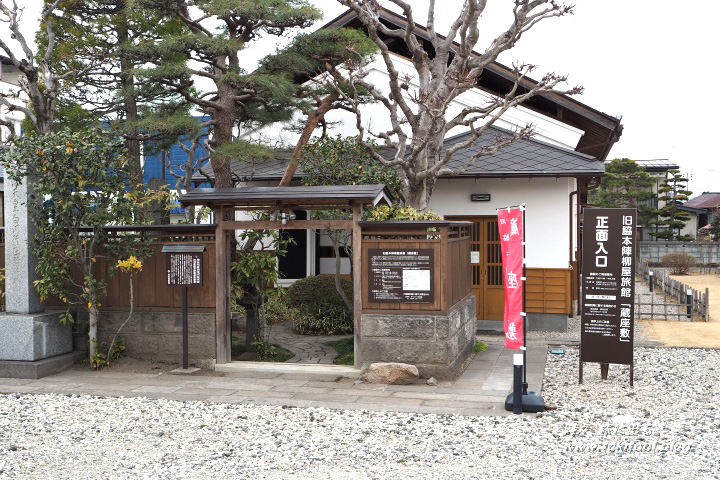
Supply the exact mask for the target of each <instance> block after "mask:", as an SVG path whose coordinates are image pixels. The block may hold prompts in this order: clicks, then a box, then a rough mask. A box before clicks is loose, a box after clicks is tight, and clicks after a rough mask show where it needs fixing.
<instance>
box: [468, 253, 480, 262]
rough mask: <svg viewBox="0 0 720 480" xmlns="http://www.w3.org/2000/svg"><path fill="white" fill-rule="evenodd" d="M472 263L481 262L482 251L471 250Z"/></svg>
mask: <svg viewBox="0 0 720 480" xmlns="http://www.w3.org/2000/svg"><path fill="white" fill-rule="evenodd" d="M470 263H480V252H470Z"/></svg>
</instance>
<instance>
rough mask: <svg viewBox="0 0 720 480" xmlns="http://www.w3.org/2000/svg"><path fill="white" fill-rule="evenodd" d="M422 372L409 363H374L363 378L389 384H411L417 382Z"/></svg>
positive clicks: (366, 380) (369, 381)
mask: <svg viewBox="0 0 720 480" xmlns="http://www.w3.org/2000/svg"><path fill="white" fill-rule="evenodd" d="M419 378H420V373H419V372H418V369H417V367H416V366H415V365H410V364H407V363H373V364H370V367H368V370H367V372H366V373H365V374H364V375H363V376H362V377H361V379H362V380H363V381H365V382H368V383H384V384H388V385H411V384H414V383H416V382H417V380H418V379H419Z"/></svg>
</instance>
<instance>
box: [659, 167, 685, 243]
mask: <svg viewBox="0 0 720 480" xmlns="http://www.w3.org/2000/svg"><path fill="white" fill-rule="evenodd" d="M687 181H688V179H687V178H685V177H683V176H682V174H681V173H680V170H677V169H672V170H668V177H667V178H666V179H665V180H664V181H663V183H662V185H661V186H660V188H659V189H658V200H661V201H663V202H665V206H664V207H662V208H661V209H659V210H656V211H655V213H656V214H657V216H658V217H659V219H658V220H655V221H654V222H651V223H652V224H654V225H657V226H658V227H665V228H666V229H665V230H662V231H659V232H651V233H650V235H652V236H654V237H657V238H663V239H665V240H680V241H691V240H693V237H690V236H687V235H680V231H681V230H682V229H683V227H685V224H686V223H687V221H688V220H690V215H689V214H688V213H687V212H684V211H682V210H679V209H678V208H677V207H679V206H680V205H682V204H683V203H685V202H686V201H687V200H688V196H689V195H691V194H692V192H691V191H689V190H687Z"/></svg>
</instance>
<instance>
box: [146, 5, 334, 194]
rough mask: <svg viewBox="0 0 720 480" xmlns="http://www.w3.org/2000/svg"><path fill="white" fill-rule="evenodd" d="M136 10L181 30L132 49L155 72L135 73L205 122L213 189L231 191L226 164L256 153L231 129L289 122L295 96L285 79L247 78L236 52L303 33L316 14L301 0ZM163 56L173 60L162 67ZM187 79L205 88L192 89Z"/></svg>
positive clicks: (275, 76) (269, 75)
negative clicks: (162, 15) (166, 17)
mask: <svg viewBox="0 0 720 480" xmlns="http://www.w3.org/2000/svg"><path fill="white" fill-rule="evenodd" d="M135 5H136V8H158V9H162V10H163V11H164V12H166V13H168V14H170V15H171V16H172V17H173V18H174V19H177V20H179V21H181V22H182V23H183V24H184V27H185V28H184V31H183V32H182V33H180V34H171V35H167V36H165V37H164V38H162V39H160V40H158V41H153V42H147V43H145V44H143V45H142V46H141V48H140V49H138V52H139V53H142V54H143V56H144V57H145V58H146V59H148V60H149V61H151V62H152V63H153V65H154V66H153V67H152V68H148V69H146V70H145V71H143V72H142V73H143V75H147V76H148V78H150V79H153V80H155V81H156V82H157V83H158V84H160V85H163V86H164V87H165V88H167V89H169V90H172V91H174V92H177V93H178V94H180V95H181V96H182V97H183V98H184V99H185V101H187V102H189V103H191V104H193V105H195V106H196V107H197V108H198V109H199V110H201V111H202V114H203V115H207V116H208V117H209V118H210V127H211V128H212V131H213V134H212V138H211V139H210V141H209V143H208V148H209V150H210V161H211V164H212V168H213V171H214V174H215V186H216V187H218V188H224V187H232V186H233V181H232V176H231V171H230V164H229V163H230V160H231V159H239V160H242V159H244V158H249V157H250V156H252V155H256V154H257V153H258V151H259V147H258V146H257V145H256V144H253V143H252V142H249V141H247V140H241V139H239V138H237V136H236V131H237V129H239V128H254V127H258V126H261V125H263V124H266V123H270V122H274V121H278V120H287V119H289V118H290V117H291V115H292V109H291V107H292V104H293V102H292V99H293V97H294V95H295V92H296V90H297V86H296V85H295V84H294V83H293V82H292V81H291V80H290V79H289V78H288V76H287V75H285V74H273V73H268V72H262V71H255V72H251V73H249V72H248V71H246V70H245V68H244V67H245V66H246V65H245V64H244V62H243V59H242V52H243V51H244V50H245V49H246V48H249V47H250V46H251V44H252V40H254V39H257V38H259V37H260V36H262V35H275V36H282V35H284V34H286V33H287V32H288V30H291V29H293V28H305V27H309V26H310V25H311V24H312V22H313V21H315V20H316V19H319V18H320V17H321V16H322V14H321V12H320V11H319V10H317V9H316V8H314V7H313V6H311V5H310V4H309V3H308V2H306V1H304V0H236V1H234V2H227V1H225V0H202V1H192V0H136V2H135ZM167 55H170V56H171V57H173V58H174V60H173V61H166V60H165V57H166V56H167ZM153 57H155V59H153ZM194 78H202V79H204V80H205V81H206V82H209V83H210V84H211V85H212V86H211V87H210V88H208V89H204V90H202V91H201V90H199V87H198V89H197V90H196V89H194V85H195V83H194ZM260 150H261V149H260Z"/></svg>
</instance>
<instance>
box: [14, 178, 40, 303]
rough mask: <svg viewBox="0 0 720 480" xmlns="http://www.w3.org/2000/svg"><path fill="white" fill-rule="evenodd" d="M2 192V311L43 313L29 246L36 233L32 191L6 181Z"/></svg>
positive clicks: (34, 261) (24, 184)
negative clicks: (30, 211) (3, 251)
mask: <svg viewBox="0 0 720 480" xmlns="http://www.w3.org/2000/svg"><path fill="white" fill-rule="evenodd" d="M6 186H7V187H8V188H7V190H5V220H6V224H5V305H6V307H5V310H6V312H7V313H20V314H28V313H37V312H42V311H43V305H42V303H41V302H40V297H39V296H38V294H37V290H35V284H34V281H35V280H36V279H37V274H36V273H35V267H36V266H37V261H36V259H35V258H34V256H33V255H32V252H31V251H30V244H31V242H32V239H33V236H34V235H35V232H36V231H37V230H36V229H35V226H34V225H33V223H32V221H31V220H30V215H29V211H28V202H29V201H32V198H31V195H32V189H31V187H29V186H28V182H27V181H25V182H22V183H20V184H18V183H15V182H14V181H12V180H11V181H8V182H7V184H6Z"/></svg>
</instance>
